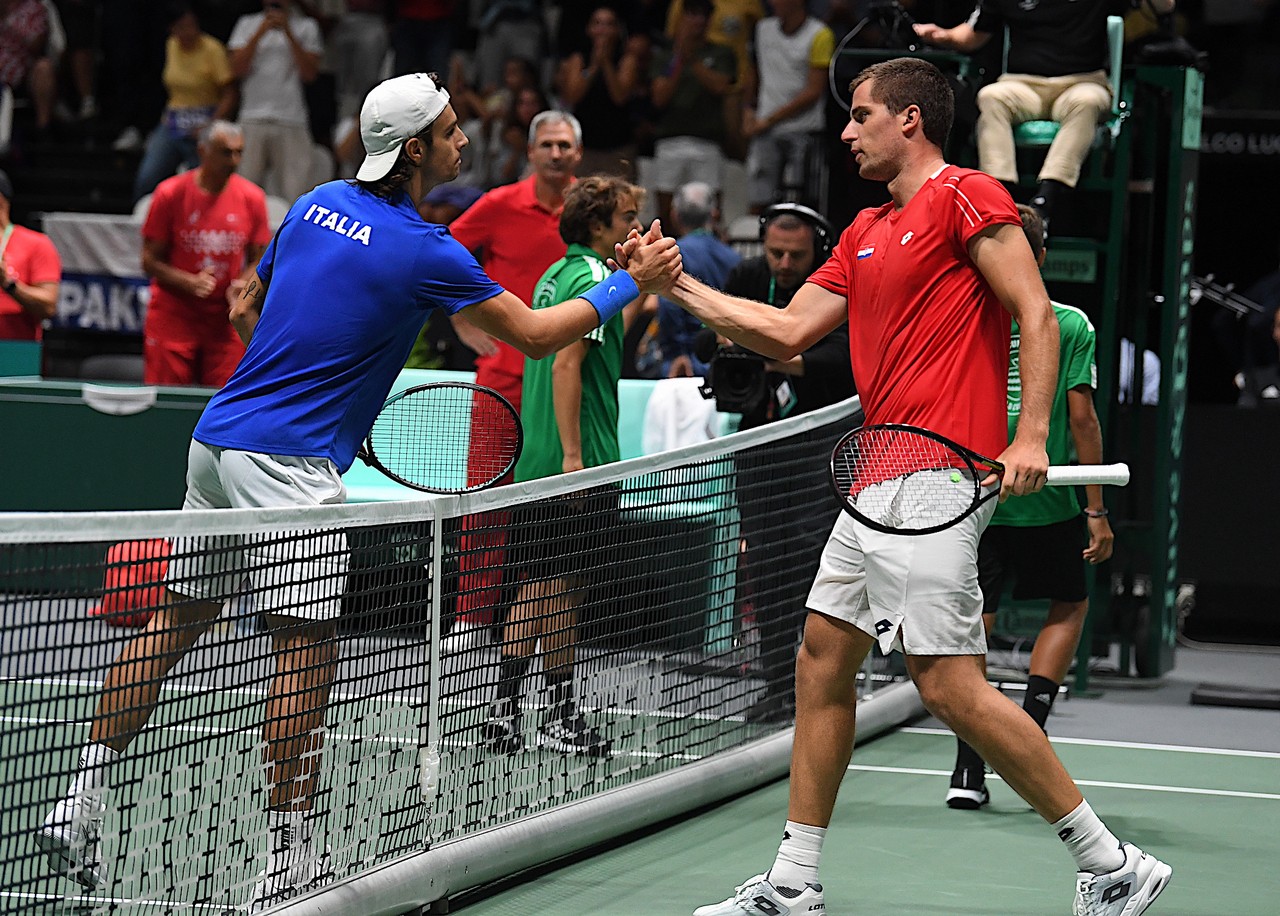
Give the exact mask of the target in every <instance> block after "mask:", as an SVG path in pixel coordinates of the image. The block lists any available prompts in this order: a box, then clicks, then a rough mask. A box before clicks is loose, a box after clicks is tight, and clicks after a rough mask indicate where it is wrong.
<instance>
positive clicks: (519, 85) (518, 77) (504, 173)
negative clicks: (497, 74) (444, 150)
mask: <svg viewBox="0 0 1280 916" xmlns="http://www.w3.org/2000/svg"><path fill="white" fill-rule="evenodd" d="M450 66H451V71H450V72H451V73H452V74H453V75H452V77H451V78H450V84H451V85H452V84H455V83H456V84H457V85H458V86H459V87H460V88H461V92H460V95H461V98H460V100H459V105H458V109H457V110H458V117H459V118H460V119H462V123H463V127H464V129H466V130H467V136H468V137H469V138H470V139H471V143H470V144H468V146H467V149H466V151H465V152H464V153H463V174H462V175H460V176H459V177H458V180H459V181H462V182H464V183H466V184H470V185H474V186H475V187H478V188H482V189H484V190H488V189H489V188H492V187H496V186H497V185H500V184H509V183H511V182H512V181H517V180H519V179H520V178H523V177H524V167H525V166H526V164H527V159H526V158H525V147H526V146H527V145H528V142H529V141H528V137H527V134H528V130H529V123H530V121H532V120H533V116H534V115H536V114H537V113H538V112H540V111H546V110H547V109H548V108H550V107H551V106H550V105H549V104H548V103H547V98H546V96H545V95H544V94H543V92H542V89H541V87H540V85H539V83H538V73H537V70H536V68H535V67H534V65H533V64H532V63H531V62H530V61H527V60H525V59H524V58H523V57H509V58H507V60H506V62H505V63H504V64H503V68H502V84H501V85H500V86H498V87H496V88H494V89H492V90H491V91H488V92H482V91H480V90H478V89H475V88H473V87H472V86H471V84H470V82H469V81H468V79H467V77H466V66H465V64H464V61H463V59H462V55H460V54H455V55H454V57H453V61H452V63H451V65H450ZM517 109H518V110H517Z"/></svg>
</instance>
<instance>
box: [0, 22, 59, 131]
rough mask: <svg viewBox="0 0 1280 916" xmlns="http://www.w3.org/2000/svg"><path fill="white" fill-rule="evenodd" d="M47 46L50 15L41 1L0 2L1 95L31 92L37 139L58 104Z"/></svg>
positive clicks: (49, 123) (51, 118) (48, 128)
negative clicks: (56, 103) (2, 93)
mask: <svg viewBox="0 0 1280 916" xmlns="http://www.w3.org/2000/svg"><path fill="white" fill-rule="evenodd" d="M48 43H49V14H48V12H46V10H45V7H44V5H43V4H42V3H41V2H40V0H0V92H9V93H16V92H22V91H29V92H30V94H31V103H32V107H33V108H34V109H35V116H36V122H35V128H36V133H37V135H43V134H46V133H48V131H49V130H50V128H51V127H52V125H53V107H54V103H55V102H56V101H57V78H56V75H55V73H54V70H53V61H52V60H51V59H50V58H49V57H48V56H46V53H45V51H46V48H47V47H48Z"/></svg>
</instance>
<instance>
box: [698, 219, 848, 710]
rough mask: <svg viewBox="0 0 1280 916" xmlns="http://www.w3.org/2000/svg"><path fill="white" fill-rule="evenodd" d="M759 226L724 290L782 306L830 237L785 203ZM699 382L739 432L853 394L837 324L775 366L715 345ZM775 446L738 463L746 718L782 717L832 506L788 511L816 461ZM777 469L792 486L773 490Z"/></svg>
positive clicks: (826, 227) (815, 473)
mask: <svg viewBox="0 0 1280 916" xmlns="http://www.w3.org/2000/svg"><path fill="white" fill-rule="evenodd" d="M760 226H761V239H762V240H763V242H764V254H763V255H761V256H760V257H755V258H749V259H747V260H745V261H743V262H742V263H741V264H739V265H738V266H737V267H735V268H734V269H733V271H732V272H731V273H730V274H729V279H728V281H727V282H726V283H725V292H726V293H728V294H730V295H733V296H741V297H743V298H747V299H755V300H757V301H760V302H768V303H770V304H771V305H773V306H774V308H783V307H785V306H786V305H787V304H788V303H790V302H791V297H792V296H793V295H795V293H796V291H797V290H798V289H800V287H801V285H803V284H804V281H805V279H806V278H807V277H808V276H809V274H811V273H813V271H814V270H815V269H816V268H817V267H818V266H819V265H820V264H821V263H822V262H823V261H825V260H826V259H827V255H828V254H829V252H830V250H831V245H832V243H833V242H834V241H835V239H834V232H833V231H832V229H831V226H830V224H829V223H827V221H826V220H825V219H823V217H822V216H821V215H819V214H818V213H816V212H815V211H813V210H811V209H809V208H808V207H804V206H800V205H799V204H789V203H788V204H777V205H775V206H773V207H770V208H768V209H767V210H765V211H764V213H762V214H761V216H760ZM711 333H712V334H714V332H711ZM708 355H710V354H708ZM708 377H709V379H710V387H711V388H712V390H713V392H714V395H715V398H716V408H717V409H718V410H734V411H735V412H741V413H742V423H741V425H740V428H741V429H752V428H754V427H757V426H763V425H764V424H766V423H770V422H772V421H774V420H778V419H782V418H783V417H789V416H795V415H796V414H801V413H807V412H808V411H811V410H817V409H818V408H819V407H826V406H827V405H828V404H834V403H836V402H837V401H842V400H844V399H845V398H847V397H850V396H852V395H853V393H854V386H853V370H852V368H851V367H850V363H849V331H848V328H847V327H846V326H845V325H843V324H842V325H840V327H838V328H836V329H835V330H834V331H832V332H831V333H830V334H828V335H827V336H826V337H824V338H822V339H821V340H819V341H818V342H817V343H816V344H814V345H813V346H812V347H810V348H809V349H807V350H805V351H804V352H803V353H801V354H800V355H798V356H795V357H792V358H791V359H789V360H787V361H785V362H776V361H773V360H765V359H764V358H763V357H761V356H757V355H756V354H754V353H751V352H750V351H747V350H743V349H742V348H740V347H720V348H719V349H718V350H716V351H715V353H714V355H713V356H711V367H710V370H709V372H708ZM776 448H777V446H776V445H775V446H771V447H766V448H765V449H748V450H746V451H743V452H740V453H739V457H738V507H739V511H740V513H741V516H742V532H743V537H744V538H745V539H746V542H747V553H746V560H747V567H748V570H749V573H750V577H751V592H752V596H753V603H754V606H755V614H756V620H757V624H758V626H759V635H760V665H761V668H762V669H763V676H764V679H765V684H766V686H765V691H764V695H763V696H762V697H761V698H760V699H759V700H758V701H757V702H756V703H755V704H754V705H753V706H752V707H751V708H750V709H749V710H748V712H747V718H748V720H749V721H754V722H776V721H786V720H788V719H790V718H791V717H792V716H793V715H794V711H795V684H794V681H793V677H792V676H793V673H794V668H795V665H794V662H795V647H796V640H797V636H798V634H799V630H800V624H801V622H802V621H803V620H804V614H805V598H806V595H807V594H808V589H809V584H810V582H811V581H812V579H813V575H814V573H816V571H817V564H818V558H819V556H820V555H821V553H822V546H823V544H824V542H825V540H826V536H827V534H828V533H829V531H830V529H831V524H832V522H833V521H834V516H835V514H836V509H835V507H834V505H833V506H832V508H831V511H830V513H828V514H823V513H816V514H815V513H812V512H805V511H797V508H796V506H795V505H794V504H793V503H792V501H791V500H792V498H793V497H792V494H794V493H796V492H811V493H812V492H822V491H823V490H822V488H823V487H825V486H826V483H825V474H826V469H825V464H824V460H825V459H824V457H823V456H819V455H816V454H815V455H814V456H812V460H809V456H807V455H805V456H800V455H797V456H796V457H795V458H794V461H795V462H798V463H799V464H798V466H796V467H795V468H794V469H793V468H792V467H791V466H790V464H791V462H788V466H783V467H780V466H779V462H778V460H777V452H776ZM788 457H790V456H788ZM780 473H782V474H785V475H786V476H787V477H788V479H789V482H790V483H792V484H794V485H793V486H787V487H785V488H784V487H779V486H777V478H778V476H779V474H780ZM797 475H803V476H804V477H805V478H806V480H807V479H808V478H810V477H811V478H812V484H811V485H810V484H808V483H805V484H800V483H796V482H795V479H794V478H795V477H796V476H797Z"/></svg>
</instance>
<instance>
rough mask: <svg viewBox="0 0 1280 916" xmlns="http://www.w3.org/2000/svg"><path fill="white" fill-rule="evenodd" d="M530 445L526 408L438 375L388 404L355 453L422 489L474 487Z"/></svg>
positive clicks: (486, 483) (495, 477)
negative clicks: (439, 379)
mask: <svg viewBox="0 0 1280 916" xmlns="http://www.w3.org/2000/svg"><path fill="white" fill-rule="evenodd" d="M523 447H524V431H523V430H522V429H521V427H520V415H519V414H517V413H516V409H515V408H514V407H512V406H511V402H510V401H508V400H507V399H506V398H504V397H503V396H502V395H500V394H498V392H496V391H494V390H493V389H491V388H485V387H483V386H482V385H473V384H471V383H469V382H433V383H431V384H429V385H418V386H416V387H414V388H408V389H406V390H404V391H402V392H400V393H399V394H396V395H394V396H392V397H391V398H390V399H389V400H388V401H387V403H385V404H383V405H382V410H380V411H378V416H377V418H376V419H375V420H374V421H373V428H372V429H370V430H369V435H368V437H367V438H366V439H365V441H364V444H363V445H361V446H360V451H359V452H357V453H356V457H357V458H359V459H360V460H361V461H363V462H364V463H365V464H367V465H369V466H370V467H372V468H375V469H377V470H378V471H381V472H382V473H383V474H385V475H386V476H388V477H390V478H391V479H392V480H394V481H396V482H397V483H401V484H404V485H405V486H406V487H412V488H413V489H415V490H422V491H423V492H426V493H470V492H473V491H475V490H483V489H485V488H486V487H491V486H493V485H494V484H496V483H498V482H499V481H501V480H502V479H503V478H504V477H506V476H507V475H508V474H509V473H510V471H511V470H512V468H514V467H515V464H516V461H517V459H519V457H520V450H521V449H522V448H523Z"/></svg>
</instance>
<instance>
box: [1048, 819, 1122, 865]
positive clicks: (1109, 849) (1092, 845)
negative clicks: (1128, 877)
mask: <svg viewBox="0 0 1280 916" xmlns="http://www.w3.org/2000/svg"><path fill="white" fill-rule="evenodd" d="M1053 829H1054V831H1056V832H1057V834H1058V839H1060V840H1062V842H1064V843H1066V844H1067V852H1069V853H1071V856H1072V858H1074V859H1075V860H1076V869H1077V870H1078V871H1087V872H1091V873H1093V874H1095V875H1105V874H1107V873H1108V872H1113V871H1115V870H1116V869H1117V868H1119V867H1120V866H1121V865H1123V864H1124V853H1123V852H1122V851H1121V849H1120V841H1119V840H1117V839H1116V837H1115V835H1114V834H1113V833H1112V832H1111V831H1110V830H1108V829H1107V825H1106V824H1104V823H1102V821H1101V820H1099V819H1098V815H1096V814H1094V813H1093V809H1092V808H1090V807H1089V803H1088V802H1087V801H1082V802H1080V804H1079V806H1077V807H1076V809H1075V810H1074V811H1072V812H1071V813H1070V814H1068V815H1067V816H1066V817H1064V818H1063V819H1062V820H1060V821H1058V822H1057V823H1056V824H1054V825H1053Z"/></svg>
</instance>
